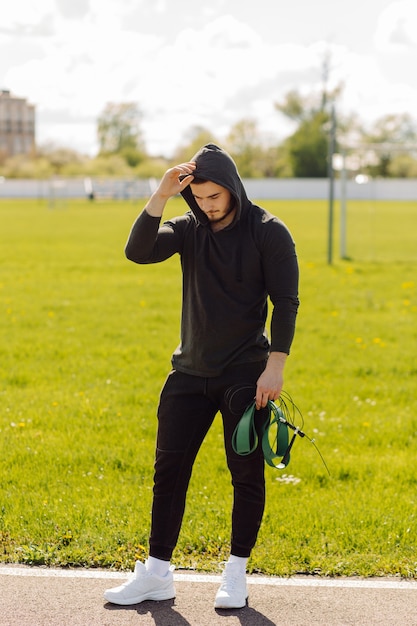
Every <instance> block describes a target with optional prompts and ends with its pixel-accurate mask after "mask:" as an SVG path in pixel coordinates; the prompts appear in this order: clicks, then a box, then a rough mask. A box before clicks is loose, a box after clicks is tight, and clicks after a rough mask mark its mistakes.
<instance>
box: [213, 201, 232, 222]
mask: <svg viewBox="0 0 417 626" xmlns="http://www.w3.org/2000/svg"><path fill="white" fill-rule="evenodd" d="M235 207H236V201H235V200H233V202H232V203H231V204H230V206H229V208H228V209H227V211H226V213H225V214H224V215H222V216H221V217H216V218H214V219H210V218H209V219H210V223H211V224H219V222H222V221H223V220H225V219H226V217H228V215H230V213H232V212H233V211H234V210H235Z"/></svg>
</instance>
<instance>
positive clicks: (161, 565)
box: [145, 556, 170, 576]
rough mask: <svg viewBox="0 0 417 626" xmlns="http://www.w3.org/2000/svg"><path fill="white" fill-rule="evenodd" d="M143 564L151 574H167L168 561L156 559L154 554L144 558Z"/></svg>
mask: <svg viewBox="0 0 417 626" xmlns="http://www.w3.org/2000/svg"><path fill="white" fill-rule="evenodd" d="M145 565H146V569H147V571H148V572H150V573H151V574H156V575H157V576H165V575H166V574H168V570H169V565H170V562H169V561H162V560H161V559H156V558H155V557H154V556H149V557H148V558H147V560H146V563H145Z"/></svg>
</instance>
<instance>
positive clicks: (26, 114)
mask: <svg viewBox="0 0 417 626" xmlns="http://www.w3.org/2000/svg"><path fill="white" fill-rule="evenodd" d="M34 149H35V107H34V105H33V104H29V103H28V102H27V100H25V99H24V98H17V97H16V96H13V95H12V94H11V93H10V91H8V90H6V89H2V90H0V155H5V156H7V157H9V156H14V155H15V154H30V153H31V152H32V151H33V150H34Z"/></svg>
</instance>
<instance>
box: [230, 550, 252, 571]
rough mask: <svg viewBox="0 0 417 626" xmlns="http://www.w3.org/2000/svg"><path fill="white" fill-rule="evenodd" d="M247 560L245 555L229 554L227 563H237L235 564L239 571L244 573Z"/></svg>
mask: <svg viewBox="0 0 417 626" xmlns="http://www.w3.org/2000/svg"><path fill="white" fill-rule="evenodd" d="M247 562H248V559H247V557H244V556H235V555H234V554H231V555H230V556H229V561H228V563H237V565H238V566H239V569H240V571H241V572H245V573H246V565H247Z"/></svg>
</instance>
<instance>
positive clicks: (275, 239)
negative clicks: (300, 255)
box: [263, 219, 299, 354]
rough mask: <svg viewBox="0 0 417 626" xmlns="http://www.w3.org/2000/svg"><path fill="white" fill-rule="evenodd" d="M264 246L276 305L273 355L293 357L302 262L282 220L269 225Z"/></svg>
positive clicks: (269, 289)
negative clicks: (299, 267)
mask: <svg viewBox="0 0 417 626" xmlns="http://www.w3.org/2000/svg"><path fill="white" fill-rule="evenodd" d="M265 233H266V236H265V239H264V243H263V268H264V276H265V285H266V289H267V292H268V295H269V297H270V300H271V302H272V305H273V311H272V318H271V351H272V352H285V353H286V354H289V353H290V348H291V344H292V340H293V338H294V332H295V322H296V317H297V311H298V306H299V299H298V277H299V271H298V262H297V255H296V251H295V244H294V241H293V239H292V237H291V235H290V233H289V231H288V230H287V228H286V226H285V225H284V224H283V223H282V222H280V221H279V220H278V219H273V220H271V221H269V222H268V228H267V229H266V230H265Z"/></svg>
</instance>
